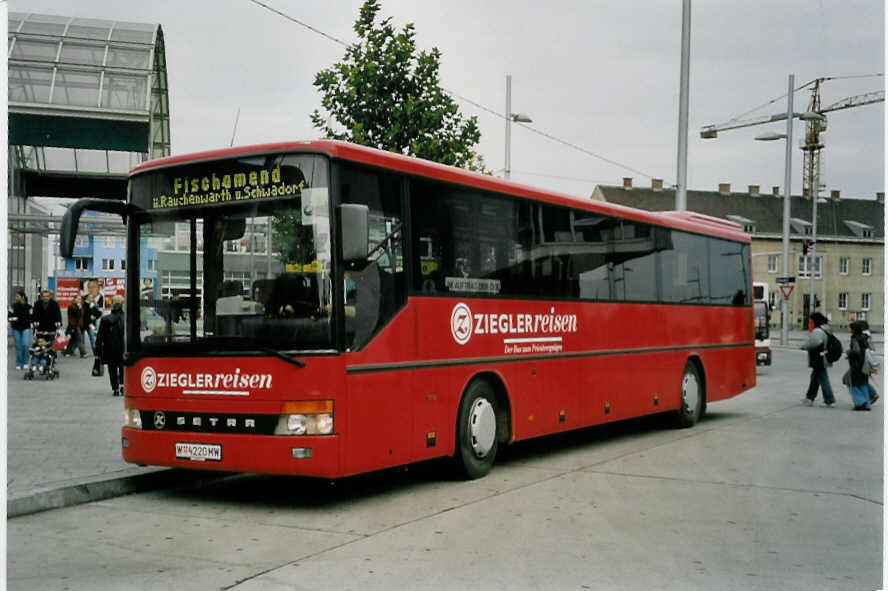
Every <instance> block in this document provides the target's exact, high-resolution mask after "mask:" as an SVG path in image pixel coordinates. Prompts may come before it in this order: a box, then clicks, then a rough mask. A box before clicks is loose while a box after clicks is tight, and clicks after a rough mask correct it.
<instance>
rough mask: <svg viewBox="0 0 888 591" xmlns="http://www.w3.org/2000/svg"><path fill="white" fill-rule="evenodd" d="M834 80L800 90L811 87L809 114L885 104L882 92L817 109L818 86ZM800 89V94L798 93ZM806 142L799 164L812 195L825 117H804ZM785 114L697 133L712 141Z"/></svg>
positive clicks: (807, 191)
mask: <svg viewBox="0 0 888 591" xmlns="http://www.w3.org/2000/svg"><path fill="white" fill-rule="evenodd" d="M833 79H835V78H828V77H825V78H817V79H815V80H812V81H811V82H808V83H807V84H804V85H803V86H801V88H805V87H807V86H811V85H813V87H812V89H811V100H810V101H809V103H808V113H817V114H819V115H825V114H826V113H829V112H832V111H838V110H841V109H850V108H852V107H861V106H863V105H870V104H873V103H879V102H884V101H885V91H884V90H878V91H874V92H868V93H865V94H858V95H854V96H849V97H846V98H843V99H842V100H840V101H836V102H834V103H832V104H831V105H829V106H827V107H821V106H820V86H821V84H822V83H823V82H826V81H827V80H833ZM801 88H799V90H801ZM805 119H806V122H805V138H804V143H803V144H802V145H801V149H802V152H803V153H804V158H803V164H802V195H806V196H807V195H814V194H816V191H815V189H816V188H818V187H819V186H820V183H821V181H820V168H821V151H822V150H823V143H822V142H821V141H820V134H821V133H823V132H824V131H826V117H825V116H824V117H820V118H817V117H805ZM785 120H786V113H779V114H777V115H764V116H761V117H753V118H751V119H742V120H741V119H731V120H730V121H727V122H725V123H721V124H718V125H704V126H703V127H702V128H701V129H700V137H701V138H703V139H712V138H715V137H718V132H720V131H727V130H729V129H739V128H741V127H752V126H753V125H763V124H765V123H773V122H775V121H785Z"/></svg>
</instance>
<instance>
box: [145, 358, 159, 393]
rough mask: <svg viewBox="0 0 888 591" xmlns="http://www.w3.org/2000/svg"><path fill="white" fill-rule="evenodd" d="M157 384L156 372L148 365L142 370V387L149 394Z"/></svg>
mask: <svg viewBox="0 0 888 591" xmlns="http://www.w3.org/2000/svg"><path fill="white" fill-rule="evenodd" d="M156 386H157V373H155V371H154V368H153V367H151V366H150V365H149V366H147V367H146V368H145V369H143V370H142V389H143V390H144V391H145V393H146V394H150V393H151V392H153V391H154V388H155V387H156Z"/></svg>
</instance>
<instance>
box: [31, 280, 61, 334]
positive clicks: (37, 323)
mask: <svg viewBox="0 0 888 591" xmlns="http://www.w3.org/2000/svg"><path fill="white" fill-rule="evenodd" d="M31 322H33V323H34V328H35V329H36V330H37V331H38V332H55V331H56V330H58V329H59V328H61V326H62V309H61V308H60V307H59V303H58V302H57V301H55V300H54V299H53V297H52V292H51V291H49V290H48V289H44V290H43V291H42V292H40V301H38V302H36V303H35V304H34V310H33V311H32V312H31ZM50 340H51V339H50Z"/></svg>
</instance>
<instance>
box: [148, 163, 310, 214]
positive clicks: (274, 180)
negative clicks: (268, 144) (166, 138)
mask: <svg viewBox="0 0 888 591" xmlns="http://www.w3.org/2000/svg"><path fill="white" fill-rule="evenodd" d="M287 170H292V171H293V172H294V173H295V174H296V175H298V176H299V177H300V178H299V180H298V181H295V180H294V179H289V178H287V176H288V175H286V174H285V172H286V171H287ZM301 177H302V175H301V174H300V172H299V170H298V169H292V168H290V167H286V168H285V171H284V172H282V170H281V167H280V165H277V166H274V167H272V168H268V167H266V168H251V169H242V170H230V171H226V172H224V173H223V172H221V171H218V172H217V171H212V172H207V173H205V174H203V175H199V176H198V175H195V176H176V177H172V178H170V179H169V183H168V185H167V187H165V189H166V190H163V188H161V190H162V191H163V192H162V193H160V194H155V195H153V196H152V197H151V209H153V210H162V209H175V208H180V207H192V206H200V205H213V204H219V203H235V202H243V201H256V200H261V199H269V198H277V197H299V196H300V195H301V194H302V190H303V189H304V188H305V180H304V179H303V178H301Z"/></svg>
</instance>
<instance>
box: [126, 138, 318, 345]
mask: <svg viewBox="0 0 888 591" xmlns="http://www.w3.org/2000/svg"><path fill="white" fill-rule="evenodd" d="M328 187H329V183H328V162H327V160H326V159H325V158H323V157H320V156H313V155H281V154H277V155H269V156H250V157H248V158H238V159H230V160H222V161H214V162H209V163H199V164H195V165H188V166H182V167H170V168H166V169H160V170H158V171H151V172H146V173H143V174H140V175H137V176H135V177H134V178H133V180H132V186H131V189H132V197H131V201H132V203H133V204H134V205H135V206H136V210H137V211H139V212H140V213H138V214H136V222H137V223H136V226H137V228H138V230H137V236H138V240H139V248H138V249H129V250H130V259H129V264H130V265H131V267H130V268H131V269H132V271H134V272H137V273H138V283H137V285H138V287H139V290H140V292H139V303H138V312H139V317H138V323H139V326H138V337H139V338H138V344H137V346H136V347H135V348H139V349H152V350H156V349H163V348H169V347H181V346H183V345H187V346H193V345H199V346H202V347H201V348H218V349H221V350H247V349H253V350H256V349H258V350H267V349H274V350H281V351H310V350H318V349H330V348H332V346H333V329H332V326H333V323H332V321H331V313H332V301H333V300H332V285H333V284H332V281H331V279H330V272H331V270H330V260H331V246H330V200H329V193H328ZM133 251H135V252H133ZM131 285H132V284H131ZM133 320H134V319H133ZM131 348H132V347H131Z"/></svg>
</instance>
